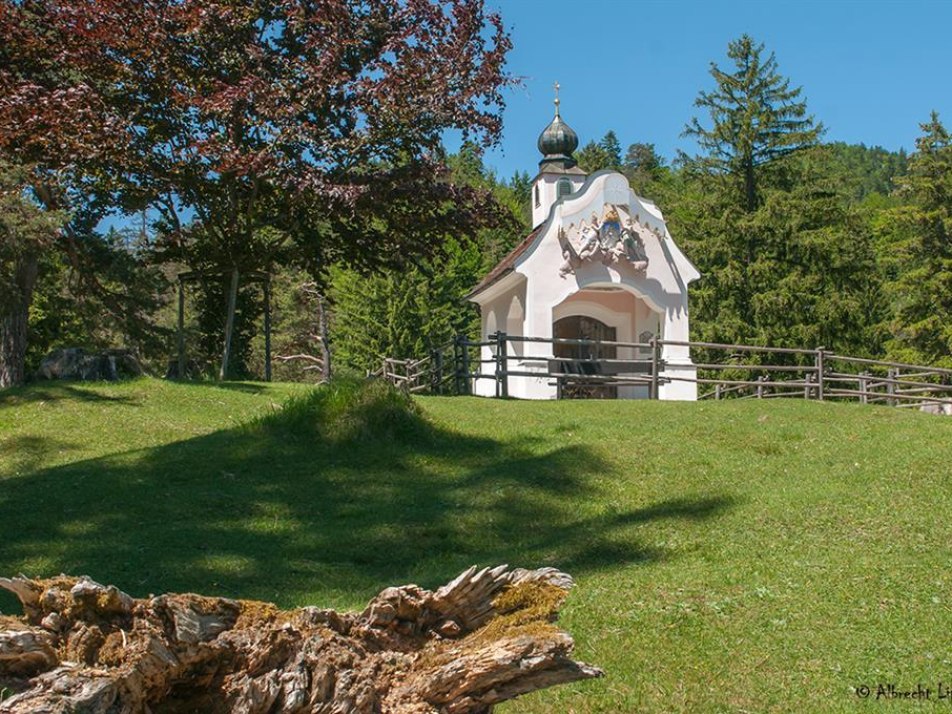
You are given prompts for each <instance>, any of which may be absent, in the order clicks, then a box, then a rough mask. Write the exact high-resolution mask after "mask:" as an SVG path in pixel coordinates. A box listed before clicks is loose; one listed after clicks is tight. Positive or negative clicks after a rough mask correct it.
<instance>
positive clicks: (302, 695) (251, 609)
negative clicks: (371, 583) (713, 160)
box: [0, 566, 602, 714]
mask: <svg viewBox="0 0 952 714" xmlns="http://www.w3.org/2000/svg"><path fill="white" fill-rule="evenodd" d="M571 585H572V581H571V578H569V576H567V575H565V574H564V573H561V572H559V571H557V570H554V569H552V568H543V569H540V570H521V569H516V570H510V569H509V568H508V566H499V567H497V568H493V569H483V570H477V569H476V568H470V569H469V570H467V571H466V572H464V573H462V574H461V575H460V576H459V577H457V578H456V579H454V580H453V581H452V582H450V583H448V584H446V585H444V586H443V587H441V588H439V589H438V590H436V591H435V592H431V591H429V590H423V589H422V588H419V587H417V586H416V585H406V586H403V587H399V588H387V589H386V590H384V591H383V592H381V593H380V594H379V595H377V597H375V598H374V599H373V600H372V601H371V602H370V604H369V605H368V606H367V608H366V609H365V610H364V611H363V612H361V613H359V614H355V613H337V612H334V611H332V610H321V609H318V608H314V607H305V608H301V609H298V610H289V611H284V610H279V609H278V608H276V607H275V606H274V605H271V604H269V603H263V602H256V601H247V600H229V599H226V598H215V597H203V596H201V595H193V594H175V595H161V596H159V597H151V598H148V599H142V600H136V599H133V598H131V597H130V596H128V595H126V594H125V593H123V592H121V591H119V590H118V589H116V588H115V587H113V586H103V585H100V584H98V583H96V582H93V581H92V580H90V579H88V578H73V577H66V576H61V577H58V578H53V579H50V580H30V579H27V578H13V579H5V578H0V587H3V588H6V589H7V590H10V591H12V592H14V593H15V594H16V595H17V596H18V597H19V599H20V601H21V603H22V604H23V610H24V617H23V618H12V617H7V618H3V617H0V691H3V690H4V689H6V697H7V698H5V699H4V698H2V697H0V699H2V701H0V712H2V713H3V714H20V713H21V712H31V714H36V713H38V712H50V713H53V712H56V713H59V712H80V711H81V712H85V713H87V714H106V713H107V712H108V713H109V714H114V713H128V714H133V713H140V712H151V713H152V714H159V713H161V712H165V713H168V714H172V713H177V712H194V711H202V712H210V713H212V714H214V713H216V712H241V713H242V714H258V713H260V714H271V713H274V712H286V713H291V712H321V713H325V714H347V713H350V712H394V713H396V712H399V713H406V714H425V713H429V712H446V713H447V714H484V713H486V712H490V711H491V710H492V707H493V705H495V704H497V703H499V702H502V701H505V700H507V699H511V698H513V697H516V696H519V695H520V694H525V693H527V692H531V691H534V690H537V689H542V688H545V687H549V686H552V685H555V684H561V683H564V682H572V681H576V680H581V679H588V678H590V677H598V676H600V675H601V674H602V672H601V670H599V669H598V668H596V667H592V666H589V665H586V664H581V663H578V662H575V661H573V660H572V658H571V656H570V655H571V651H572V647H573V642H572V638H571V637H570V636H569V635H568V634H567V633H565V632H563V631H561V630H559V629H558V628H557V627H556V626H555V625H553V624H552V623H553V622H554V621H555V619H556V616H557V612H558V608H559V606H560V605H561V604H562V601H563V600H564V598H565V596H566V594H567V592H568V589H569V588H570V587H571ZM11 692H12V693H13V694H12V696H10V693H11Z"/></svg>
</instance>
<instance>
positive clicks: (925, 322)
mask: <svg viewBox="0 0 952 714" xmlns="http://www.w3.org/2000/svg"><path fill="white" fill-rule="evenodd" d="M922 130H923V135H922V136H921V137H920V138H919V139H918V140H917V141H916V152H915V153H914V154H913V155H912V156H911V157H910V159H909V173H908V174H907V175H906V176H904V177H902V178H900V179H899V184H900V195H902V196H903V197H905V198H906V199H907V200H908V201H909V202H910V203H909V204H908V205H906V206H902V207H900V208H897V209H895V210H894V211H893V212H892V217H893V221H894V225H893V228H894V235H895V242H894V244H893V246H892V252H893V253H894V256H895V257H896V259H897V261H898V263H899V264H900V265H901V266H902V270H901V271H899V272H898V274H897V276H896V278H895V280H893V281H891V282H890V284H889V290H890V293H891V295H892V298H893V305H894V310H895V317H894V320H893V324H892V337H893V339H892V340H891V342H890V345H889V351H890V353H891V354H892V355H893V356H894V357H896V358H899V359H905V360H910V361H915V362H927V363H936V364H943V365H947V366H952V138H950V136H949V132H948V131H947V130H946V128H945V127H944V126H943V125H942V122H940V121H939V116H938V114H936V113H935V112H933V113H932V116H931V118H930V120H929V122H927V123H925V124H923V125H922Z"/></svg>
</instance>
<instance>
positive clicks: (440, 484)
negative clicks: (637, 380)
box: [0, 380, 952, 712]
mask: <svg viewBox="0 0 952 714" xmlns="http://www.w3.org/2000/svg"><path fill="white" fill-rule="evenodd" d="M295 395H296V396H295ZM351 396H352V395H351ZM288 397H295V399H293V400H292V403H291V404H290V406H288V407H287V408H285V409H281V408H280V407H279V405H280V404H281V403H282V402H283V401H284V400H286V399H287V398H288ZM417 404H418V405H419V410H417V411H414V410H410V411H407V410H405V409H404V407H403V405H402V404H401V403H400V401H399V400H390V401H387V400H386V399H384V401H383V403H380V401H379V400H378V401H376V402H374V401H373V400H370V399H366V400H364V401H358V402H357V403H354V402H353V401H352V400H351V397H350V396H348V395H347V394H346V393H344V392H341V393H339V394H338V393H332V392H331V391H328V392H327V393H325V394H324V395H323V396H320V397H314V396H313V395H311V396H308V393H307V392H306V390H305V389H304V388H303V387H298V386H294V385H268V386H264V385H259V384H227V385H212V384H200V385H184V384H170V383H165V382H160V381H154V380H141V381H135V382H131V383H126V384H118V385H43V386H34V387H29V388H26V389H21V390H14V391H7V392H0V574H12V573H17V572H25V573H27V574H30V575H49V574H55V573H58V572H60V571H66V572H70V573H76V574H79V573H85V574H89V575H91V576H92V577H94V578H96V579H98V580H100V581H104V582H112V583H115V584H116V585H119V586H120V587H122V588H124V589H126V590H127V591H129V592H130V593H132V594H134V595H137V596H142V595H145V594H147V593H149V592H159V591H164V590H195V591H200V592H205V593H209V594H220V595H225V596H240V597H249V598H261V599H268V600H273V601H275V602H277V603H279V604H281V605H283V606H293V605H299V604H305V603H314V604H321V605H327V606H333V607H347V608H357V607H360V606H362V605H363V603H364V602H365V601H366V600H367V598H369V597H370V596H371V595H373V594H374V593H376V592H377V591H378V590H379V589H381V588H382V587H384V586H386V585H390V584H398V583H405V582H418V583H420V584H421V585H425V586H434V585H437V584H439V583H442V582H444V581H445V580H447V579H448V578H450V577H452V576H454V575H456V574H457V573H458V572H459V571H460V570H462V569H463V568H465V567H467V566H468V565H470V564H474V563H477V564H484V565H490V564H497V563H504V562H505V563H510V564H512V565H521V566H527V567H537V566H541V565H554V566H557V567H560V568H562V569H564V570H566V571H568V572H570V573H572V574H573V575H575V576H576V579H577V582H578V587H577V589H576V590H575V591H574V592H573V594H572V596H571V597H570V599H569V601H568V604H567V606H566V609H565V611H564V616H563V624H564V625H565V626H566V627H567V628H568V629H569V630H570V631H571V632H572V633H573V634H574V635H575V636H576V639H577V642H578V650H577V654H578V655H579V657H580V658H581V659H583V660H586V661H589V662H593V663H596V664H598V665H600V666H602V667H603V668H604V669H605V670H606V671H607V673H608V675H607V677H606V678H605V679H603V680H600V681H598V682H593V683H585V684H580V685H577V686H573V687H564V688H560V689H555V690H552V691H549V692H543V693H540V694H537V695H533V696H531V697H528V698H526V699H523V700H520V701H517V702H515V703H513V704H511V705H509V706H508V707H505V708H503V710H504V711H509V712H556V711H558V712H627V711H658V712H670V711H742V710H743V711H758V712H761V711H852V710H853V709H855V708H856V706H857V703H858V701H859V698H858V697H857V695H856V694H855V692H854V688H855V687H858V686H861V685H866V686H869V687H872V688H873V693H872V698H871V703H870V704H869V705H868V706H869V707H873V706H876V705H877V704H882V702H878V703H876V702H875V688H876V685H877V684H879V683H883V684H888V683H894V684H896V685H897V687H899V688H903V687H906V688H915V686H916V685H917V684H918V683H922V684H923V685H924V686H931V687H932V689H933V694H932V697H933V699H935V698H936V697H937V696H938V694H937V692H936V691H935V690H936V687H937V685H938V683H939V681H943V682H944V683H945V685H946V686H947V687H948V686H950V683H952V587H950V584H952V483H950V482H952V419H945V418H940V417H932V416H928V415H921V414H918V413H910V412H906V411H903V410H899V409H886V408H878V407H868V406H865V407H864V406H861V405H845V404H843V405H841V404H830V403H823V404H820V403H812V402H802V401H796V402H795V401H789V402H778V401H771V402H755V401H745V402H736V401H734V402H718V403H699V404H679V403H664V402H550V403H530V402H503V401H494V400H480V399H476V398H432V397H431V398H423V399H419V400H417ZM0 610H4V611H8V612H9V611H12V610H14V605H13V602H12V600H10V599H9V598H2V599H0ZM944 703H949V700H945V702H944Z"/></svg>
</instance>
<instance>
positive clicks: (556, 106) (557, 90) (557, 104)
mask: <svg viewBox="0 0 952 714" xmlns="http://www.w3.org/2000/svg"><path fill="white" fill-rule="evenodd" d="M552 88H553V89H554V90H555V116H559V104H560V103H561V102H559V89H560V88H561V87H560V86H559V83H558V82H556V83H555V84H553V85H552Z"/></svg>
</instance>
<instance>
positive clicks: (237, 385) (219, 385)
mask: <svg viewBox="0 0 952 714" xmlns="http://www.w3.org/2000/svg"><path fill="white" fill-rule="evenodd" d="M170 381H172V382H174V383H176V384H187V385H188V386H189V387H207V388H209V389H225V390H227V391H229V392H242V393H244V394H261V393H262V392H266V391H267V390H268V389H269V386H268V384H267V383H261V384H259V383H255V382H218V381H215V380H211V379H208V380H187V379H182V380H179V379H173V380H170Z"/></svg>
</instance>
